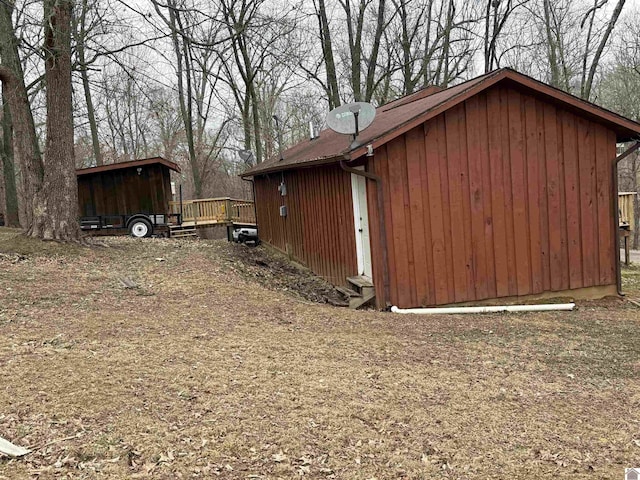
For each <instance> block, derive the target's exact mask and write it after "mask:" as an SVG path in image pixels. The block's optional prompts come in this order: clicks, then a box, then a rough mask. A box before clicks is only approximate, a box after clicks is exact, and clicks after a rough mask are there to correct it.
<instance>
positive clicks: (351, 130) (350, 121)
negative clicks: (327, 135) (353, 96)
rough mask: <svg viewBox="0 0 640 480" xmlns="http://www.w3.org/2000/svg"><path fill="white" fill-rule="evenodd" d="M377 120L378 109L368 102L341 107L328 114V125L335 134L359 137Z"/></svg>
mask: <svg viewBox="0 0 640 480" xmlns="http://www.w3.org/2000/svg"><path fill="white" fill-rule="evenodd" d="M374 118H376V108H375V107H374V106H373V105H371V104H370V103H367V102H354V103H348V104H346V105H341V106H339V107H338V108H334V109H333V110H331V111H330V112H329V113H327V125H328V126H329V128H330V129H331V130H333V131H334V132H338V133H342V134H344V135H354V136H358V133H359V132H361V131H362V130H364V129H365V128H367V127H368V126H369V125H371V123H372V122H373V119H374Z"/></svg>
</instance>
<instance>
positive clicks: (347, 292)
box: [336, 287, 362, 298]
mask: <svg viewBox="0 0 640 480" xmlns="http://www.w3.org/2000/svg"><path fill="white" fill-rule="evenodd" d="M336 290H337V291H339V292H340V293H341V294H342V295H344V296H345V297H347V298H351V297H361V296H362V295H360V294H359V293H358V292H356V291H355V290H351V289H350V288H347V287H336Z"/></svg>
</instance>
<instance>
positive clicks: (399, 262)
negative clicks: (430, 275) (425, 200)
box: [387, 136, 413, 305]
mask: <svg viewBox="0 0 640 480" xmlns="http://www.w3.org/2000/svg"><path fill="white" fill-rule="evenodd" d="M387 152H388V169H389V173H388V175H389V176H388V178H389V189H390V197H389V199H390V204H391V207H392V208H391V222H390V226H391V231H392V234H393V235H392V236H393V246H394V259H395V264H396V276H395V283H396V285H397V295H398V297H397V298H398V304H399V305H411V283H412V282H413V280H412V279H411V277H410V273H409V255H408V249H407V239H408V236H407V225H406V216H405V214H406V205H405V195H404V192H405V189H404V184H403V180H404V178H406V174H405V173H404V171H403V168H402V164H403V163H406V148H405V144H404V136H402V137H399V138H396V139H393V140H391V141H390V142H389V143H388V144H387ZM403 177H404V178H403Z"/></svg>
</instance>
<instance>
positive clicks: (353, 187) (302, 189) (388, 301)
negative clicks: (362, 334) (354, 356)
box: [244, 69, 640, 308]
mask: <svg viewBox="0 0 640 480" xmlns="http://www.w3.org/2000/svg"><path fill="white" fill-rule="evenodd" d="M638 135H640V124H638V123H635V122H633V121H631V120H628V119H626V118H623V117H621V116H619V115H616V114H614V113H612V112H610V111H607V110H605V109H602V108H600V107H598V106H596V105H594V104H592V103H589V102H586V101H584V100H581V99H579V98H576V97H574V96H572V95H569V94H567V93H564V92H562V91H560V90H557V89H555V88H552V87H550V86H548V85H545V84H543V83H541V82H538V81H536V80H534V79H532V78H530V77H527V76H525V75H522V74H519V73H517V72H515V71H513V70H510V69H501V70H497V71H494V72H491V73H489V74H486V75H483V76H481V77H478V78H475V79H473V80H470V81H467V82H465V83H462V84H459V85H456V86H453V87H450V88H447V89H444V90H439V89H436V88H433V87H432V88H427V89H424V90H421V91H418V92H417V93H414V94H413V95H409V96H407V97H404V98H401V99H399V100H396V101H393V102H391V103H388V104H386V105H383V106H382V107H380V108H378V111H377V115H376V118H375V120H374V122H373V123H372V124H371V126H370V127H369V128H367V129H366V130H365V131H363V132H361V133H360V135H359V137H358V139H357V142H356V144H355V145H352V143H351V142H352V138H350V137H347V136H344V135H339V134H337V133H335V132H333V131H330V130H324V131H322V132H321V133H320V135H319V136H318V137H317V138H314V139H310V140H306V141H303V142H301V143H299V144H297V145H295V146H293V147H292V148H290V149H288V150H286V151H285V152H284V153H283V156H282V157H283V158H282V159H280V158H272V159H270V160H268V161H265V162H263V163H262V164H260V165H257V166H256V167H254V168H252V169H250V170H248V171H247V172H246V173H245V174H244V176H245V177H250V178H253V181H254V189H255V201H256V215H257V223H258V228H259V233H260V237H261V239H262V241H263V242H266V243H268V244H270V245H272V246H274V247H275V248H278V249H280V250H282V251H284V252H286V253H288V254H289V255H290V256H291V257H293V258H294V259H295V260H297V261H299V262H301V263H303V264H305V265H307V266H308V267H309V268H311V269H312V270H313V271H314V272H316V273H317V274H319V275H321V276H323V277H324V278H326V279H327V280H329V281H330V282H332V283H333V284H334V285H337V286H352V285H354V284H357V283H358V282H360V283H362V281H364V282H365V283H366V282H369V283H366V284H367V285H372V288H373V289H374V291H375V303H376V305H377V306H378V307H379V308H384V307H386V306H388V305H397V306H399V307H405V308H406V307H419V306H435V305H447V304H460V303H475V302H481V301H496V300H495V299H500V301H505V302H507V301H520V300H523V299H533V298H548V297H556V296H573V297H575V298H595V297H602V296H606V295H615V294H617V292H618V290H619V286H618V283H617V279H618V276H617V273H618V272H619V259H618V249H617V241H616V239H617V237H616V235H617V228H618V225H617V218H616V214H617V191H616V185H615V184H616V177H615V171H616V143H617V142H625V141H629V140H631V139H634V138H637V137H638ZM281 207H284V208H281Z"/></svg>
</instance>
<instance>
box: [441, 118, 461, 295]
mask: <svg viewBox="0 0 640 480" xmlns="http://www.w3.org/2000/svg"><path fill="white" fill-rule="evenodd" d="M438 118H439V120H438V121H437V129H438V162H439V167H440V168H439V170H440V188H441V189H442V213H443V219H444V238H445V242H444V248H445V255H446V261H447V264H446V266H447V270H448V272H449V274H448V275H447V290H448V295H449V302H455V301H456V300H455V278H454V271H453V259H454V258H455V255H456V252H454V251H453V242H452V241H451V238H452V233H451V232H452V230H451V202H450V200H449V188H450V185H449V160H448V157H447V143H448V136H449V133H447V124H446V119H445V116H444V115H440V116H439V117H438ZM451 135H453V132H451Z"/></svg>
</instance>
